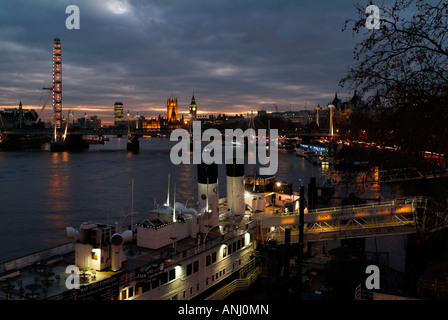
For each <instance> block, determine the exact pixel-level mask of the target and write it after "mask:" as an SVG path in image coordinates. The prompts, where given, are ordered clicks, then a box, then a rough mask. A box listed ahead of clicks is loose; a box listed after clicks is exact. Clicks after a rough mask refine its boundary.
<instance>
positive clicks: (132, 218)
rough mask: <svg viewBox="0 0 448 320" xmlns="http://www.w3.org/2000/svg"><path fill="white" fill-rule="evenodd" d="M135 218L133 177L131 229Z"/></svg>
mask: <svg viewBox="0 0 448 320" xmlns="http://www.w3.org/2000/svg"><path fill="white" fill-rule="evenodd" d="M133 220H134V179H132V187H131V230H132V224H133Z"/></svg>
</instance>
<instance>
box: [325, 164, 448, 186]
mask: <svg viewBox="0 0 448 320" xmlns="http://www.w3.org/2000/svg"><path fill="white" fill-rule="evenodd" d="M446 176H448V170H447V169H445V168H441V167H437V168H435V169H434V170H428V171H419V170H417V169H415V168H400V169H392V170H375V171H371V172H367V171H365V172H360V173H359V174H358V176H357V177H356V179H355V182H356V183H359V184H381V183H394V182H402V181H411V180H422V179H433V178H439V177H446ZM345 184H346V183H345V182H343V181H339V180H336V179H331V180H330V179H327V180H326V181H324V183H323V184H322V186H323V187H326V186H333V187H334V186H341V185H345Z"/></svg>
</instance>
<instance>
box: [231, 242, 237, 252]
mask: <svg viewBox="0 0 448 320" xmlns="http://www.w3.org/2000/svg"><path fill="white" fill-rule="evenodd" d="M232 251H233V252H235V251H236V242H234V243H233V248H232Z"/></svg>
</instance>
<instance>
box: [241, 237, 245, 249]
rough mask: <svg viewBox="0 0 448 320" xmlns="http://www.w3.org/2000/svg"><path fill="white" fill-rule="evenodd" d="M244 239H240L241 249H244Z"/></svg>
mask: <svg viewBox="0 0 448 320" xmlns="http://www.w3.org/2000/svg"><path fill="white" fill-rule="evenodd" d="M244 239H245V238H242V239H241V247H244Z"/></svg>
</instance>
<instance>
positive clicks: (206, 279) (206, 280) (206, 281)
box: [205, 277, 208, 286]
mask: <svg viewBox="0 0 448 320" xmlns="http://www.w3.org/2000/svg"><path fill="white" fill-rule="evenodd" d="M205 285H206V286H208V277H207V278H205Z"/></svg>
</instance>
